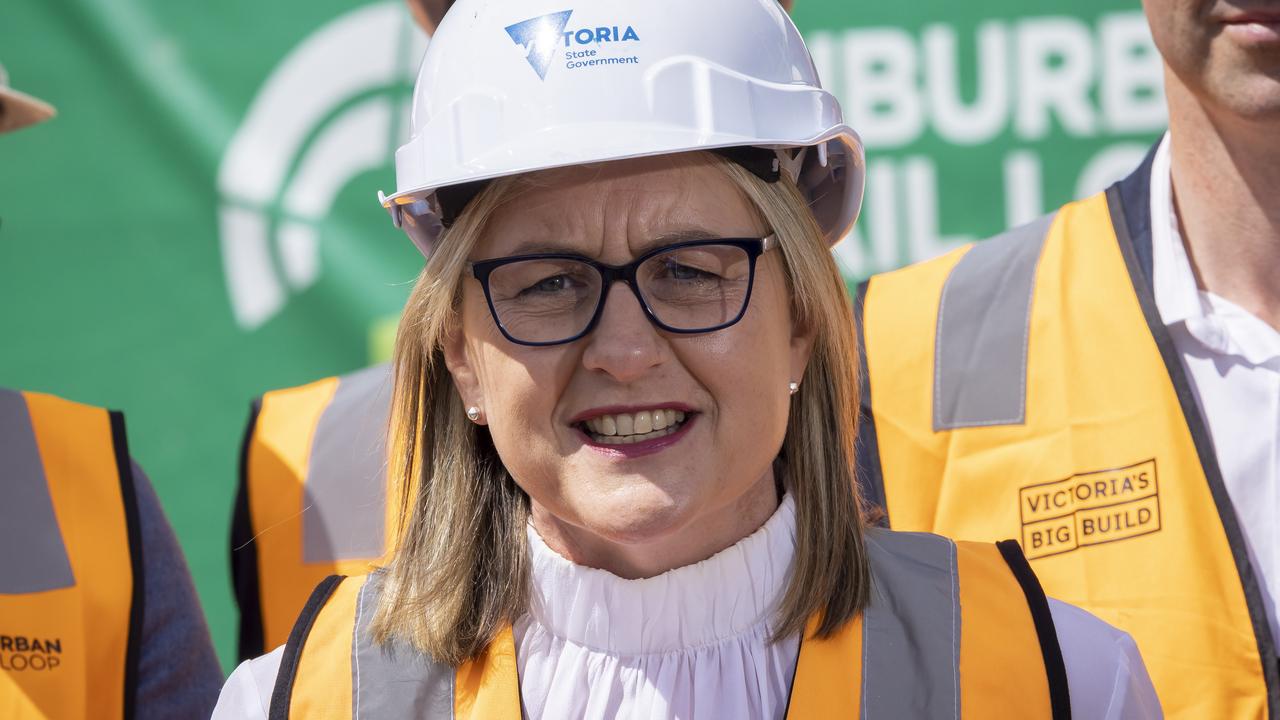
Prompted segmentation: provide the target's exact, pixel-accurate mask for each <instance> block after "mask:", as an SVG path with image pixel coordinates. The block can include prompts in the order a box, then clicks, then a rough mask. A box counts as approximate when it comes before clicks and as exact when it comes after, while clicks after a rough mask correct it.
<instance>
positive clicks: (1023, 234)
mask: <svg viewBox="0 0 1280 720" xmlns="http://www.w3.org/2000/svg"><path fill="white" fill-rule="evenodd" d="M1149 177H1150V159H1148V162H1147V163H1146V164H1145V165H1144V166H1143V167H1141V168H1140V169H1139V170H1138V171H1137V172H1136V173H1135V174H1134V175H1133V176H1131V177H1130V178H1129V179H1127V180H1125V181H1123V182H1121V183H1119V184H1117V185H1115V186H1113V187H1112V188H1110V189H1109V190H1107V191H1106V192H1105V193H1100V194H1098V195H1095V196H1093V197H1091V198H1088V199H1086V200H1082V201H1080V202H1075V203H1071V204H1069V205H1066V206H1064V207H1062V208H1061V209H1060V210H1058V211H1057V212H1056V213H1055V214H1054V215H1052V216H1049V217H1046V218H1043V219H1041V220H1040V221H1037V222H1035V223H1032V224H1031V225H1028V226H1026V227H1023V228H1018V229H1015V230H1012V231H1010V232H1009V233H1006V234H1005V235H1003V236H1001V237H997V238H995V239H993V240H989V241H986V242H984V243H980V244H978V245H976V246H971V247H965V248H962V249H960V250H958V251H956V252H953V253H951V254H949V255H946V256H943V257H940V258H937V259H935V260H932V261H929V262H925V263H922V264H919V265H916V266H913V267H909V268H905V269H903V270H899V271H895V272H891V273H887V274H884V275H878V276H875V277H873V278H872V279H871V280H870V281H869V283H868V284H866V285H865V286H864V287H863V288H862V289H861V291H860V293H859V295H860V302H859V306H860V312H861V323H860V330H861V332H862V335H863V338H862V339H863V346H864V348H865V356H864V358H863V360H864V363H865V372H864V377H865V380H864V382H865V385H864V393H863V424H862V428H861V430H860V435H861V437H860V443H859V445H860V448H859V452H860V458H859V459H860V465H861V469H862V474H861V478H862V481H863V482H864V484H865V485H866V488H865V490H866V493H867V494H868V495H869V496H872V497H877V496H878V499H879V501H880V502H881V503H882V504H883V505H884V506H885V510H886V511H887V515H888V520H889V524H890V525H891V526H892V527H893V528H895V529H899V530H922V531H929V532H937V533H943V534H946V535H949V536H952V537H956V538H964V539H970V540H990V539H993V538H1000V537H1018V538H1020V540H1021V542H1022V546H1023V548H1024V549H1025V550H1026V553H1027V557H1028V558H1029V560H1030V562H1031V563H1032V565H1033V566H1034V567H1035V570H1036V574H1037V575H1038V576H1039V578H1040V580H1041V582H1042V583H1043V584H1044V588H1045V591H1046V592H1048V593H1049V594H1050V595H1051V596H1053V597H1055V598H1058V599H1061V600H1064V601H1066V602H1069V603H1072V604H1074V605H1077V606H1079V607H1081V608H1083V609H1085V610H1088V611H1089V612H1091V613H1093V614H1095V615H1097V616H1098V617H1100V618H1102V619H1103V620H1105V621H1107V622H1109V623H1111V624H1113V625H1115V626H1116V627H1118V628H1120V629H1122V630H1125V631H1127V632H1128V633H1130V634H1131V635H1132V636H1133V638H1134V640H1135V641H1136V642H1137V644H1138V647H1139V649H1140V650H1141V652H1142V656H1143V658H1144V659H1145V661H1146V665H1147V668H1148V670H1149V671H1150V673H1151V678H1152V680H1153V682H1154V684H1155V687H1156V691H1157V693H1158V694H1159V696H1160V701H1161V704H1162V705H1163V706H1164V710H1165V712H1166V713H1167V715H1168V716H1169V717H1171V718H1187V719H1188V720H1189V719H1192V718H1194V719H1196V720H1200V719H1201V718H1263V717H1271V718H1280V682H1278V670H1280V668H1278V667H1277V662H1276V650H1275V647H1274V644H1273V641H1272V638H1271V634H1270V631H1269V629H1268V626H1267V621H1266V616H1265V614H1264V606H1263V602H1262V595H1261V592H1260V588H1259V585H1258V576H1257V574H1256V573H1255V571H1254V570H1253V568H1252V567H1251V566H1250V563H1249V558H1248V554H1247V552H1246V549H1245V544H1244V540H1243V538H1242V536H1241V532H1240V528H1239V526H1238V523H1237V520H1236V515H1235V511H1234V509H1233V507H1232V504H1231V500H1230V498H1229V496H1228V495H1227V492H1226V489H1225V486H1224V485H1223V482H1222V477H1221V473H1220V471H1219V468H1218V463H1217V459H1216V457H1215V455H1214V450H1213V446H1212V443H1211V440H1210V438H1209V436H1208V434H1207V432H1206V427H1205V421H1204V419H1203V418H1202V417H1201V414H1200V410H1199V408H1198V406H1197V401H1196V398H1195V395H1194V394H1193V392H1192V390H1191V387H1190V385H1189V384H1188V381H1187V377H1186V372H1185V369H1184V368H1183V366H1182V363H1181V360H1180V358H1179V356H1178V354H1177V351H1176V350H1175V349H1174V347H1173V344H1172V341H1171V339H1170V337H1169V334H1168V331H1167V328H1166V327H1165V325H1164V323H1163V322H1162V321H1161V319H1160V316H1159V312H1158V310H1157V308H1156V307H1155V301H1154V296H1153V293H1152V290H1151V277H1152V274H1151V238H1150V227H1151V217H1150V216H1151V212H1150V197H1149V190H1148V181H1149Z"/></svg>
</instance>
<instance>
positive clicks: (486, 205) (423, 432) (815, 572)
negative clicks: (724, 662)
mask: <svg viewBox="0 0 1280 720" xmlns="http://www.w3.org/2000/svg"><path fill="white" fill-rule="evenodd" d="M702 157H703V158H704V161H705V162H707V163H709V164H713V165H715V166H717V167H719V168H720V169H722V170H723V171H724V172H725V173H726V174H727V176H728V177H729V178H730V179H731V180H732V181H733V183H734V184H735V185H736V186H737V187H738V188H739V190H740V191H741V192H743V194H744V195H745V196H746V197H747V198H748V199H749V200H751V201H752V202H753V203H754V204H755V206H756V207H757V208H758V209H759V211H760V213H761V215H762V216H763V217H764V219H765V221H766V222H768V223H769V225H770V226H771V227H772V228H773V230H774V233H775V234H776V235H777V238H778V241H779V247H780V249H781V255H782V260H783V265H784V268H785V274H786V276H787V282H788V285H789V289H790V291H791V292H790V297H791V298H792V315H793V318H794V321H795V322H796V323H797V324H798V326H799V327H803V328H806V329H808V330H810V331H812V332H813V334H814V344H813V350H812V355H811V358H810V361H809V365H808V367H807V369H806V371H805V380H804V382H803V383H802V384H801V386H800V390H799V392H797V393H796V394H795V395H793V396H792V399H791V409H790V419H789V422H788V425H787V431H786V435H785V438H784V440H783V443H782V451H781V454H780V459H781V460H782V462H781V463H780V464H779V466H778V467H779V472H780V474H781V476H782V477H781V480H782V482H783V485H784V487H786V489H787V491H788V492H789V493H791V494H792V496H793V497H794V499H795V507H796V554H795V561H794V565H793V567H792V570H791V577H790V581H789V584H788V586H787V589H786V591H785V593H784V595H783V597H782V599H781V602H780V603H779V606H778V611H777V615H776V617H775V620H774V622H773V625H772V627H773V628H774V639H775V640H778V639H781V638H784V637H788V636H791V635H794V634H796V633H799V632H802V631H803V630H804V629H805V626H806V624H807V622H808V620H809V618H810V617H811V616H814V615H815V614H816V615H818V616H819V622H818V626H817V629H816V635H817V636H819V637H827V636H829V635H831V634H832V633H834V632H835V631H836V630H838V629H839V628H840V627H841V626H843V625H844V624H845V623H846V622H848V621H850V620H852V619H853V618H854V617H856V616H857V615H858V614H859V613H860V612H861V611H862V610H863V608H864V607H865V606H866V603H867V601H868V596H869V593H870V572H869V570H868V567H867V560H866V552H865V545H864V543H863V534H862V530H863V524H864V521H863V513H862V508H861V504H860V501H859V498H858V494H857V486H856V481H855V475H854V442H855V437H856V435H855V433H856V428H855V423H856V422H857V407H858V377H857V373H858V364H857V355H856V350H857V348H856V347H855V343H856V341H855V337H856V336H855V334H854V333H855V331H854V324H853V314H852V307H851V303H850V300H849V296H848V291H847V289H846V288H845V285H844V280H843V279H842V277H841V276H840V273H839V271H838V269H837V268H836V265H835V262H834V260H833V258H832V257H831V253H830V251H829V250H828V248H827V244H826V242H825V241H824V240H823V238H822V233H821V231H820V230H819V229H818V227H817V224H816V223H815V222H814V219H813V217H812V215H811V213H810V212H809V210H808V207H807V205H806V203H805V200H804V198H803V197H802V196H801V194H800V192H799V190H797V188H796V186H795V184H794V183H792V182H791V181H790V180H789V179H786V178H784V179H783V180H781V181H779V182H776V183H766V182H764V181H763V180H760V179H759V178H757V177H756V176H754V175H752V174H751V173H749V172H747V171H746V170H743V169H742V168H741V167H739V166H738V165H737V164H734V163H731V162H729V161H727V160H724V159H723V158H720V157H719V156H714V155H710V154H703V155H702ZM527 182H528V181H527V180H526V179H522V178H504V179H501V180H498V181H495V182H494V183H492V184H491V185H490V186H489V187H488V188H486V189H485V190H484V192H482V193H481V194H480V195H479V196H478V197H477V198H476V199H475V200H473V201H472V203H471V206H470V207H469V208H468V209H467V212H465V213H463V215H462V216H461V217H460V218H459V220H458V222H457V223H456V224H455V225H454V226H453V227H451V228H450V229H449V230H448V231H446V232H445V234H444V236H443V237H442V238H441V240H440V242H439V243H438V244H437V246H436V248H437V249H436V250H435V252H434V254H433V255H432V256H431V258H430V260H429V261H428V262H427V265H426V267H425V268H424V269H423V271H422V274H421V275H420V276H419V278H418V282H417V285H416V286H415V287H414V289H413V293H412V294H411V295H410V297H409V301H408V303H407V304H406V306H405V311H404V319H403V320H402V321H401V325H400V330H399V334H398V336H397V338H396V348H395V362H394V366H395V371H394V372H395V389H394V392H393V404H392V415H391V434H390V442H389V443H388V447H390V448H393V450H392V451H391V457H390V467H391V469H390V472H392V473H393V475H392V477H394V478H396V479H397V480H398V482H399V484H400V487H401V490H402V501H401V508H400V518H401V528H400V538H399V543H398V545H397V550H396V552H395V554H394V556H393V558H392V560H391V562H390V564H389V565H388V567H387V568H386V571H385V574H384V576H383V591H382V594H381V597H380V600H379V605H378V608H377V612H376V614H375V616H374V618H373V624H372V629H373V632H374V637H375V639H376V640H377V641H378V642H388V641H390V640H398V641H403V642H407V643H409V644H411V645H412V646H414V647H416V648H417V649H419V650H421V651H422V652H424V653H426V654H428V655H429V656H431V657H432V658H434V659H435V660H436V661H437V662H442V663H448V664H452V665H457V664H460V663H462V662H464V661H466V660H468V659H471V658H474V657H476V656H478V655H479V654H480V653H482V652H483V651H484V649H485V648H486V647H487V646H488V644H489V643H490V641H491V640H492V639H493V638H494V636H495V635H496V634H497V633H498V632H499V631H500V630H501V629H502V628H503V627H504V626H505V625H506V624H508V623H511V622H513V621H515V620H516V619H517V618H518V617H519V616H520V615H521V614H523V613H524V612H525V610H526V605H527V602H528V576H529V568H528V547H527V541H526V535H525V525H526V523H527V522H528V517H529V498H528V496H527V495H526V494H525V493H524V491H523V490H521V489H520V487H519V486H517V485H516V483H515V481H514V480H513V479H512V478H511V475H510V474H509V473H508V472H507V471H506V469H505V468H504V467H503V464H502V460H501V458H499V457H498V453H497V451H496V450H495V449H494V446H493V443H492V441H491V439H490V437H489V432H488V430H487V429H486V428H484V427H481V426H478V425H474V424H472V423H471V422H469V421H468V420H467V418H466V415H465V411H464V408H463V407H462V401H461V399H460V398H459V397H458V393H457V391H456V390H455V389H454V386H453V382H452V379H451V377H450V375H449V372H448V370H447V369H446V367H445V363H444V356H443V350H442V347H443V343H444V340H445V338H446V337H447V336H448V334H449V333H451V332H456V331H457V328H458V309H459V305H460V301H461V282H462V278H463V273H464V271H465V265H466V262H467V256H468V254H469V253H470V252H471V250H472V248H473V247H474V246H475V244H476V243H477V241H478V240H479V239H480V237H481V235H482V233H483V230H484V227H485V224H486V221H487V220H488V219H489V217H490V216H491V215H492V214H493V212H494V210H495V209H496V208H497V207H499V206H500V205H501V203H503V202H504V201H505V200H506V199H507V198H509V197H510V196H511V195H512V194H513V193H514V192H518V191H519V188H520V187H521V184H522V183H527Z"/></svg>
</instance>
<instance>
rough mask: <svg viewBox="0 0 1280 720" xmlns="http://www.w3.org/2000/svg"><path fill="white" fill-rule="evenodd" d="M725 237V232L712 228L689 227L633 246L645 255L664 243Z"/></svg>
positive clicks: (636, 252)
mask: <svg viewBox="0 0 1280 720" xmlns="http://www.w3.org/2000/svg"><path fill="white" fill-rule="evenodd" d="M721 237H725V236H724V234H723V233H714V232H711V231H710V230H703V229H701V228H688V229H685V230H673V231H671V232H665V233H662V234H660V235H657V236H656V237H654V238H652V239H649V240H644V241H641V242H638V243H636V244H635V245H633V246H632V251H633V252H634V253H635V254H636V255H643V254H645V253H647V252H649V251H650V250H653V249H655V248H660V247H662V246H664V245H674V244H676V243H681V242H690V241H693V240H715V239H716V238H721Z"/></svg>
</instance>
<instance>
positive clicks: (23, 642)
mask: <svg viewBox="0 0 1280 720" xmlns="http://www.w3.org/2000/svg"><path fill="white" fill-rule="evenodd" d="M61 664H62V638H34V637H26V636H23V635H0V671H2V672H13V673H19V672H48V671H50V670H57V669H58V666H59V665H61Z"/></svg>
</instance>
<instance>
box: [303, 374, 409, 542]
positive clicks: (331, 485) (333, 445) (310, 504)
mask: <svg viewBox="0 0 1280 720" xmlns="http://www.w3.org/2000/svg"><path fill="white" fill-rule="evenodd" d="M390 377H391V376H390V366H389V365H385V364H384V365H377V366H374V367H371V368H368V369H366V370H361V371H360V372H356V373H352V374H350V375H346V376H344V377H342V378H340V379H339V381H338V389H337V390H336V391H335V392H334V395H333V400H332V401H331V402H330V403H329V406H328V407H327V408H325V410H324V413H322V414H321V416H320V421H319V423H318V424H317V426H316V434H315V437H314V438H312V440H311V455H310V459H309V461H308V469H307V478H306V481H305V482H304V483H303V486H302V489H303V498H302V507H303V508H304V512H303V515H302V559H303V561H304V562H309V563H321V562H334V561H336V560H360V559H365V558H376V557H379V556H381V555H382V553H383V550H384V548H385V543H386V539H385V537H384V528H385V525H386V507H387V495H386V486H387V483H386V452H385V450H384V448H385V447H386V443H385V438H386V432H387V417H388V413H389V412H390V406H391V382H390Z"/></svg>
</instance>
